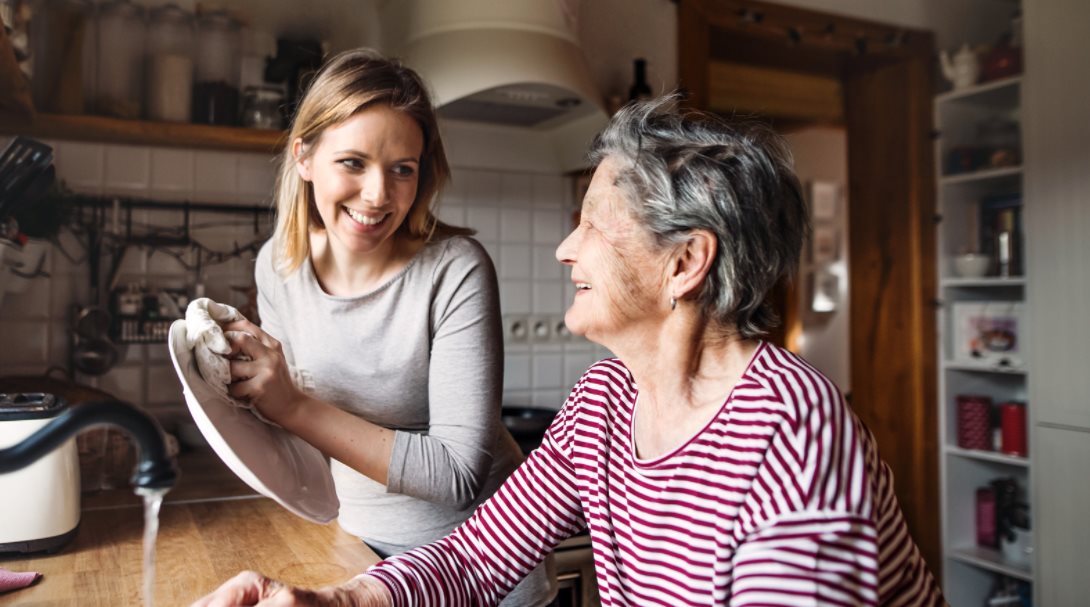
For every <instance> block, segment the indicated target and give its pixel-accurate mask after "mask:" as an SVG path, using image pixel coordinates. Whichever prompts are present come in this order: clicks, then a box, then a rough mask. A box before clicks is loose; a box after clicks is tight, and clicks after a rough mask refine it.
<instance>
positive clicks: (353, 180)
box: [298, 105, 424, 255]
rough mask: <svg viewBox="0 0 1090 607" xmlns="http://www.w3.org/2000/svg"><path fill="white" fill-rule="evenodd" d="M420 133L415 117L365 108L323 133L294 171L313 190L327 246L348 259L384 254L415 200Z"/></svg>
mask: <svg viewBox="0 0 1090 607" xmlns="http://www.w3.org/2000/svg"><path fill="white" fill-rule="evenodd" d="M423 148H424V134H423V132H422V131H421V129H420V126H419V125H418V124H417V123H416V121H415V120H413V118H411V117H410V116H408V115H406V114H405V113H403V112H399V111H397V110H394V109H392V108H390V107H389V106H386V105H375V106H371V107H368V108H366V109H364V110H362V111H360V112H359V113H357V114H355V115H354V116H352V117H351V118H349V119H348V120H345V121H344V122H343V123H341V124H339V125H337V126H334V127H331V128H329V129H327V130H326V131H325V132H324V133H323V134H322V138H321V139H320V140H319V142H318V144H317V145H316V147H315V149H314V150H313V151H312V153H310V154H307V155H304V156H303V158H302V159H301V160H300V162H299V165H298V168H299V174H300V175H301V176H302V177H303V179H305V180H307V181H309V182H310V183H311V184H312V187H313V188H314V200H315V204H316V206H317V208H318V215H319V216H320V217H321V219H322V223H323V224H324V226H325V228H326V232H327V235H328V238H329V244H330V246H331V247H334V248H335V249H338V250H340V251H341V252H343V253H347V254H349V255H356V254H361V253H372V252H376V251H384V250H388V249H389V248H390V247H391V246H392V245H393V243H392V239H391V236H393V235H394V234H395V233H396V232H397V229H398V228H399V227H400V226H401V224H402V222H403V221H404V220H405V217H406V216H407V215H408V213H409V211H410V209H412V206H413V202H414V201H415V200H416V192H417V186H418V183H419V179H420V156H421V154H422V153H423Z"/></svg>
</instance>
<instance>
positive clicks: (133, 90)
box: [95, 0, 147, 118]
mask: <svg viewBox="0 0 1090 607" xmlns="http://www.w3.org/2000/svg"><path fill="white" fill-rule="evenodd" d="M146 35H147V25H146V23H145V21H144V9H143V8H142V7H140V6H137V5H135V4H133V3H132V2H129V1H128V0H117V1H116V2H111V3H109V4H105V5H103V6H101V7H100V8H99V15H98V87H97V91H96V94H97V100H96V102H95V109H96V111H97V112H98V113H99V114H103V115H106V116H114V117H117V118H139V117H140V116H141V115H142V114H143V112H142V107H143V103H142V100H143V76H144V40H145V38H146Z"/></svg>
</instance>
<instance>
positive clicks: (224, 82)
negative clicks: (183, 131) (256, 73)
mask: <svg viewBox="0 0 1090 607" xmlns="http://www.w3.org/2000/svg"><path fill="white" fill-rule="evenodd" d="M196 73H197V75H196V81H195V84H194V85H193V122H198V123H201V124H221V125H235V124H238V109H239V107H238V77H239V25H238V23H237V22H236V21H235V20H234V19H232V18H231V16H230V15H229V14H228V13H226V12H223V11H214V12H210V13H205V14H204V15H201V18H200V20H199V21H198V22H197V70H196Z"/></svg>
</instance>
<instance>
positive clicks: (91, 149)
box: [53, 141, 105, 194]
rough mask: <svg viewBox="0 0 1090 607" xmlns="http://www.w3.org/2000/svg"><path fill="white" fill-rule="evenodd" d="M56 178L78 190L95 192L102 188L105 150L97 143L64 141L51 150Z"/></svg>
mask: <svg viewBox="0 0 1090 607" xmlns="http://www.w3.org/2000/svg"><path fill="white" fill-rule="evenodd" d="M53 154H54V160H53V162H54V164H55V165H56V168H57V178H58V179H61V180H63V181H64V182H65V183H66V184H67V185H68V187H70V188H72V189H73V190H76V191H78V192H84V193H89V194H96V193H98V192H99V191H100V190H101V189H102V176H103V161H104V156H105V152H104V150H103V145H102V144H99V143H77V142H74V141H64V142H61V143H59V144H58V145H57V147H56V148H55V149H54V150H53Z"/></svg>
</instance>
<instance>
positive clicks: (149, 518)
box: [136, 488, 170, 607]
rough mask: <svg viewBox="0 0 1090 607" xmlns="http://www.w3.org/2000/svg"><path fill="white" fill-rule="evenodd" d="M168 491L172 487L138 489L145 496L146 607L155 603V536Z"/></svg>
mask: <svg viewBox="0 0 1090 607" xmlns="http://www.w3.org/2000/svg"><path fill="white" fill-rule="evenodd" d="M167 491H170V489H169V488H167V489H145V488H139V489H137V490H136V494H137V495H140V496H143V498H144V607H153V605H154V603H155V538H156V537H157V536H158V535H159V508H160V507H162V505H163V496H164V495H166V493H167Z"/></svg>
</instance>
